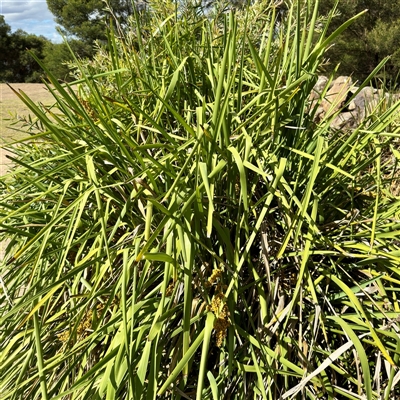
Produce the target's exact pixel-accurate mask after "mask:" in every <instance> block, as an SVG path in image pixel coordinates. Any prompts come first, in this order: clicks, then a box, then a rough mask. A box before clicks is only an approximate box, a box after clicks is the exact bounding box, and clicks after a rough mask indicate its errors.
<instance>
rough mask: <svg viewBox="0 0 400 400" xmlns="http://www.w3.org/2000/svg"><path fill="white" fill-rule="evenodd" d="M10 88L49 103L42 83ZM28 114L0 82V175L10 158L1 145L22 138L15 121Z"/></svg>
mask: <svg viewBox="0 0 400 400" xmlns="http://www.w3.org/2000/svg"><path fill="white" fill-rule="evenodd" d="M11 86H12V88H13V89H14V90H16V91H23V92H24V93H26V94H27V95H28V96H29V97H30V98H31V99H32V100H34V101H35V102H41V103H43V104H51V102H52V96H51V94H50V93H49V92H48V90H47V89H46V87H45V85H43V84H42V83H13V84H11ZM28 115H29V110H28V108H27V107H26V105H25V104H24V103H23V102H22V101H21V100H20V99H19V98H18V96H17V95H16V94H15V93H14V92H13V91H12V90H11V89H10V87H9V86H7V85H6V84H4V83H1V84H0V175H4V174H5V173H6V172H7V168H8V164H9V163H10V160H9V159H8V158H7V157H6V155H7V152H6V150H4V149H3V148H2V145H3V144H4V143H7V142H12V141H14V140H18V139H22V138H23V137H24V136H26V133H24V130H23V127H22V124H21V123H20V122H19V123H16V121H18V120H23V119H24V118H25V117H27V116H28ZM3 247H4V243H0V260H1V259H2V255H3Z"/></svg>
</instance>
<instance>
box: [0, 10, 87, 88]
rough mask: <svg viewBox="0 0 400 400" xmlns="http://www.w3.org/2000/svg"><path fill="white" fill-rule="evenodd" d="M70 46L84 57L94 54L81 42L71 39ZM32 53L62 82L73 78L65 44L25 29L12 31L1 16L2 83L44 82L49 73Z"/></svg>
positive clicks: (0, 54) (0, 76) (0, 65)
mask: <svg viewBox="0 0 400 400" xmlns="http://www.w3.org/2000/svg"><path fill="white" fill-rule="evenodd" d="M69 45H70V46H71V47H72V49H73V50H74V52H75V54H76V55H78V56H80V57H86V56H89V55H90V54H91V52H92V49H91V47H90V46H87V45H85V44H84V43H83V42H81V41H79V40H70V41H69ZM32 54H34V55H35V56H36V57H37V58H38V59H39V60H40V61H42V62H43V63H44V64H45V65H46V68H48V70H49V71H51V72H52V73H53V74H54V75H55V76H56V77H57V78H58V79H60V80H69V79H70V78H71V77H70V76H69V69H68V66H67V62H68V61H69V60H70V59H71V52H70V51H69V49H68V46H67V45H66V44H65V43H52V42H51V41H50V40H48V39H47V38H45V37H44V36H37V35H33V34H30V33H27V32H25V31H23V30H22V29H18V30H17V31H15V32H11V27H10V26H9V25H8V24H7V23H6V21H5V19H4V16H3V15H0V82H26V83H33V82H41V80H42V77H43V75H44V74H45V73H44V72H43V69H42V68H41V67H40V65H39V64H38V63H37V61H36V60H35V59H34V57H32Z"/></svg>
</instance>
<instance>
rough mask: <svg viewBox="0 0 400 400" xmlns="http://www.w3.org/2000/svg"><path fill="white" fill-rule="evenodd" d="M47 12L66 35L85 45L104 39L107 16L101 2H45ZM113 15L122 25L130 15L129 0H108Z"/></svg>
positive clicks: (72, 0)
mask: <svg viewBox="0 0 400 400" xmlns="http://www.w3.org/2000/svg"><path fill="white" fill-rule="evenodd" d="M47 6H48V8H49V10H50V11H51V12H52V13H53V14H54V16H55V20H56V22H57V23H58V24H60V26H61V27H62V32H63V33H64V34H66V35H73V36H76V37H77V38H79V39H81V40H82V41H84V42H86V43H90V44H91V43H93V41H95V40H105V39H106V29H105V19H106V17H107V15H109V11H107V10H106V6H105V3H104V1H102V0H84V1H82V0H47ZM109 7H110V9H111V10H112V12H113V14H114V15H115V16H116V17H117V18H118V19H119V21H121V23H124V22H125V21H126V19H127V18H128V16H129V15H131V14H132V12H133V10H132V1H131V0H110V1H109Z"/></svg>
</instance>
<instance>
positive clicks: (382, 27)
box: [320, 0, 400, 83]
mask: <svg viewBox="0 0 400 400" xmlns="http://www.w3.org/2000/svg"><path fill="white" fill-rule="evenodd" d="M335 3H336V0H321V1H320V13H321V14H328V13H329V12H330V10H331V9H332V8H333V7H334V5H335ZM364 10H368V11H367V12H366V13H365V14H364V15H363V16H362V17H360V18H359V19H357V20H356V21H355V22H354V23H353V24H352V25H351V26H350V27H349V28H348V29H346V30H345V31H344V32H343V33H342V34H341V35H340V37H339V38H338V39H337V40H336V43H335V45H334V46H333V47H332V48H331V49H330V50H329V52H328V53H327V55H328V56H330V60H331V67H330V68H331V69H333V68H334V67H335V66H336V64H338V63H340V67H339V72H340V73H341V74H346V75H350V74H353V75H354V77H355V78H357V79H360V80H363V79H365V78H366V77H367V76H368V75H369V74H370V73H371V72H372V71H373V69H374V68H375V67H376V66H377V65H378V63H379V62H380V61H381V60H382V59H383V58H384V57H386V56H390V57H391V58H390V60H389V61H388V63H387V64H386V67H385V70H384V72H382V73H381V74H380V77H383V76H385V78H386V79H388V80H389V81H391V82H392V83H393V82H394V80H395V79H396V78H397V75H398V73H399V71H400V46H399V44H400V24H399V20H400V1H399V0H395V1H390V2H388V1H383V0H351V1H339V3H338V7H337V11H338V13H337V14H338V15H337V16H336V17H335V18H333V20H332V24H331V25H330V27H329V31H330V32H333V31H334V30H335V29H336V28H337V27H338V26H340V25H341V24H343V23H344V22H345V21H347V20H348V19H349V18H351V17H353V16H354V15H356V14H358V13H360V12H362V11H364Z"/></svg>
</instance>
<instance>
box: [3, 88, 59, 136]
mask: <svg viewBox="0 0 400 400" xmlns="http://www.w3.org/2000/svg"><path fill="white" fill-rule="evenodd" d="M12 87H13V88H14V89H16V90H22V91H23V92H25V93H26V94H28V95H29V97H30V98H32V99H34V100H36V101H38V102H41V103H44V104H46V103H50V102H51V101H52V96H51V95H50V94H49V92H48V91H47V90H46V88H45V86H44V85H43V84H41V83H15V84H12ZM28 115H29V111H28V109H27V107H26V106H25V105H24V104H23V103H22V102H21V101H20V100H19V99H18V97H17V96H16V95H15V94H14V93H13V91H12V90H11V89H10V88H9V87H8V86H7V85H6V84H4V83H2V84H0V140H1V141H4V140H5V141H10V140H18V139H21V138H22V137H23V136H24V133H23V131H22V130H21V125H22V124H15V121H16V120H17V119H19V120H23V119H24V118H25V117H26V116H28Z"/></svg>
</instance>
